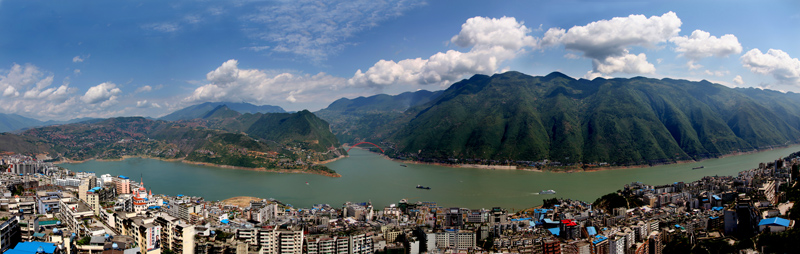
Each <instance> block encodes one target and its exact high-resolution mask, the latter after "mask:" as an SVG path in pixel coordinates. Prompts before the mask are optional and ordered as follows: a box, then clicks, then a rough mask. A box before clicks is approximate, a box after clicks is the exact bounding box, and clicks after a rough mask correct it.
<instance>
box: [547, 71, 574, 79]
mask: <svg viewBox="0 0 800 254" xmlns="http://www.w3.org/2000/svg"><path fill="white" fill-rule="evenodd" d="M555 78H565V79H568V80H575V79H574V78H572V77H570V76H567V75H566V74H564V73H561V72H557V71H554V72H551V73H550V74H547V76H544V79H545V80H553V79H555Z"/></svg>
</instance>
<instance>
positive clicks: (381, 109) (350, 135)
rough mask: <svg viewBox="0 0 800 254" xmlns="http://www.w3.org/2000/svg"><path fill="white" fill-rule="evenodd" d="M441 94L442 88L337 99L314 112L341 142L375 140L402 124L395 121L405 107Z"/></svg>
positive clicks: (401, 117) (423, 102)
mask: <svg viewBox="0 0 800 254" xmlns="http://www.w3.org/2000/svg"><path fill="white" fill-rule="evenodd" d="M441 94H442V91H436V92H431V91H426V90H420V91H416V92H405V93H401V94H398V95H394V96H392V95H386V94H378V95H373V96H370V97H358V98H355V99H347V98H341V99H338V100H336V101H334V102H333V103H331V104H330V105H329V106H328V107H327V108H325V109H322V110H320V111H317V112H314V114H316V115H317V116H319V117H320V118H322V119H325V121H327V122H328V123H330V124H331V131H332V132H333V133H334V134H336V137H338V138H339V141H341V142H345V143H355V142H358V141H364V140H371V141H377V140H382V139H383V138H385V137H386V136H385V135H386V134H388V133H392V132H394V131H396V130H397V129H398V128H400V127H402V126H403V125H404V124H405V122H403V121H401V122H396V121H397V120H399V119H403V118H404V117H403V115H404V114H405V112H406V110H408V109H410V108H411V107H414V106H418V105H421V104H425V103H428V102H430V101H431V100H433V99H435V98H437V97H439V96H440V95H441Z"/></svg>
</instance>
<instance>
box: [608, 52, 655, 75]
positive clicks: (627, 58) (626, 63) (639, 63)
mask: <svg viewBox="0 0 800 254" xmlns="http://www.w3.org/2000/svg"><path fill="white" fill-rule="evenodd" d="M592 65H593V66H594V68H595V71H594V72H596V73H617V72H623V73H653V72H655V71H656V67H655V66H653V64H651V63H649V62H647V56H646V55H645V54H644V53H640V54H638V55H634V54H628V53H627V51H625V54H622V55H620V56H607V57H605V58H604V59H603V60H597V59H592Z"/></svg>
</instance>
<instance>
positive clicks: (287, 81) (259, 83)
mask: <svg viewBox="0 0 800 254" xmlns="http://www.w3.org/2000/svg"><path fill="white" fill-rule="evenodd" d="M238 65H239V62H238V61H236V60H234V59H231V60H228V61H226V62H225V63H223V64H222V65H221V66H220V67H218V68H217V69H215V70H213V71H211V72H209V73H208V74H206V79H207V80H208V81H209V82H210V83H209V84H206V85H203V86H201V87H198V88H197V89H195V90H194V92H193V93H192V94H191V95H190V96H188V97H186V98H185V99H184V102H199V101H249V102H253V103H262V104H267V103H272V104H275V102H280V101H288V102H311V101H314V100H316V99H318V98H319V97H320V96H329V94H326V92H328V93H329V91H331V90H335V89H338V88H339V87H342V86H343V85H344V84H345V82H346V81H345V79H344V78H340V77H333V76H330V75H328V74H325V73H323V72H320V73H318V74H316V75H308V74H292V73H270V72H269V71H263V70H257V69H239V67H238Z"/></svg>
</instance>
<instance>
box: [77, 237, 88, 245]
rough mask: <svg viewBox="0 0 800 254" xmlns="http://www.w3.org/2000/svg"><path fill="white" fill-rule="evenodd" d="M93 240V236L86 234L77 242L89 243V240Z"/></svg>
mask: <svg viewBox="0 0 800 254" xmlns="http://www.w3.org/2000/svg"><path fill="white" fill-rule="evenodd" d="M91 241H92V238H91V237H88V236H84V237H83V238H81V239H79V240H78V242H77V244H78V245H87V244H89V242H91Z"/></svg>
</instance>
